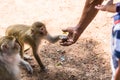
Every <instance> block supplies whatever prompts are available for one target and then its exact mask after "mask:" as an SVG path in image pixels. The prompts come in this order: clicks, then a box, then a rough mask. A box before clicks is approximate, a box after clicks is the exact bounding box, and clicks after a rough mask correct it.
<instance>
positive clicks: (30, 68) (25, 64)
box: [20, 58, 33, 74]
mask: <svg viewBox="0 0 120 80" xmlns="http://www.w3.org/2000/svg"><path fill="white" fill-rule="evenodd" d="M20 64H21V65H23V66H24V67H25V68H26V69H27V70H28V72H30V73H31V74H33V69H32V67H31V65H30V64H29V63H28V62H27V61H25V60H23V59H22V58H21V61H20Z"/></svg>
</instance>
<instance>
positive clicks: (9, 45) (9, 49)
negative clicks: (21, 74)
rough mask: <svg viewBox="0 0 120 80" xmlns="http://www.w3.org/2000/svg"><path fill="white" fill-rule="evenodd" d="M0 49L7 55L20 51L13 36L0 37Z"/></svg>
mask: <svg viewBox="0 0 120 80" xmlns="http://www.w3.org/2000/svg"><path fill="white" fill-rule="evenodd" d="M0 40H1V41H0V42H1V46H0V47H1V51H2V52H3V53H6V54H7V55H12V54H17V53H19V51H20V45H19V43H18V41H17V40H16V39H15V38H14V37H10V36H4V37H2V38H1V39H0Z"/></svg>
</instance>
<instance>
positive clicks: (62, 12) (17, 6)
mask: <svg viewBox="0 0 120 80" xmlns="http://www.w3.org/2000/svg"><path fill="white" fill-rule="evenodd" d="M115 1H116V2H117V1H118V0H115ZM105 2H106V1H105ZM0 3H1V5H0V35H1V36H3V35H4V33H5V29H6V28H7V27H8V26H9V25H12V24H28V25H31V24H32V23H33V22H35V21H42V22H44V23H45V24H46V27H47V29H48V31H49V33H50V34H51V35H57V34H62V32H61V28H66V27H69V26H75V25H76V24H77V23H78V21H79V19H80V16H81V13H82V10H83V6H84V3H85V0H69V1H66V0H0ZM112 16H113V14H112V13H107V12H101V11H100V12H99V13H98V14H97V16H96V17H95V19H94V20H93V21H92V23H91V24H90V25H89V26H88V27H87V29H86V30H85V31H84V33H83V34H82V35H81V37H80V38H79V40H78V41H77V42H76V43H75V44H74V45H71V46H68V47H63V46H60V45H59V42H58V43H55V44H51V43H49V42H47V41H42V43H41V45H40V49H39V55H40V57H41V59H42V61H43V63H44V64H45V66H46V67H47V68H48V71H47V73H43V72H40V69H39V66H38V64H37V63H36V61H35V60H34V58H33V55H32V53H31V50H29V51H28V53H29V54H27V55H30V56H31V57H32V60H29V61H28V62H30V64H31V65H32V67H33V69H34V73H33V74H32V75H31V74H29V73H28V72H27V71H26V70H25V69H23V68H22V69H21V72H22V74H21V77H22V80H110V79H111V67H110V57H111V55H110V36H111V28H112V18H111V17H112Z"/></svg>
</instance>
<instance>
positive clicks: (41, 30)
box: [31, 22, 47, 36]
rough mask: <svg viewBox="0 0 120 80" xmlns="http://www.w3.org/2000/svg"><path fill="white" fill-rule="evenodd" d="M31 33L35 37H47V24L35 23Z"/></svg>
mask: <svg viewBox="0 0 120 80" xmlns="http://www.w3.org/2000/svg"><path fill="white" fill-rule="evenodd" d="M31 33H32V34H33V35H38V36H45V35H47V30H46V27H45V24H43V23H42V22H35V23H33V24H32V27H31Z"/></svg>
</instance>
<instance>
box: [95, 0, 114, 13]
mask: <svg viewBox="0 0 120 80" xmlns="http://www.w3.org/2000/svg"><path fill="white" fill-rule="evenodd" d="M111 4H113V0H109V1H108V2H107V4H105V5H99V4H98V5H96V6H95V8H96V9H98V10H101V11H106V10H107V8H108V6H109V5H111Z"/></svg>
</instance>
